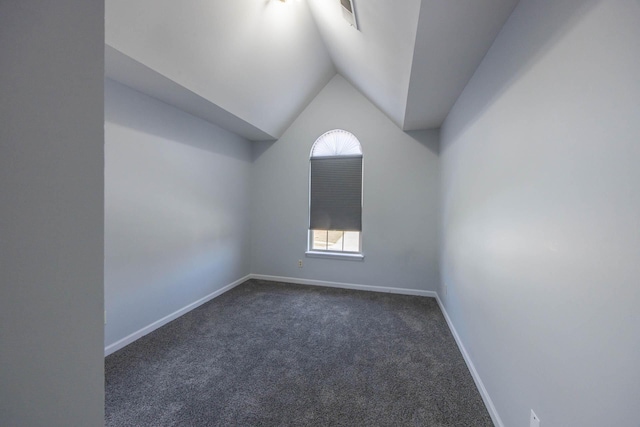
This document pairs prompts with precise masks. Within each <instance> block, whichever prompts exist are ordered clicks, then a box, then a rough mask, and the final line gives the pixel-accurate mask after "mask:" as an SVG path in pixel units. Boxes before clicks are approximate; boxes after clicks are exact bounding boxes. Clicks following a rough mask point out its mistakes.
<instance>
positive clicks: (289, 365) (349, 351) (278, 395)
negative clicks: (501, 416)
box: [105, 280, 493, 427]
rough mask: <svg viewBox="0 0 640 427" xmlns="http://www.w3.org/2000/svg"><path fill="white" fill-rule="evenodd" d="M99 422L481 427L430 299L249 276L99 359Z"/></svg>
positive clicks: (481, 417) (467, 381)
mask: <svg viewBox="0 0 640 427" xmlns="http://www.w3.org/2000/svg"><path fill="white" fill-rule="evenodd" d="M105 375H106V385H105V389H106V404H105V406H106V407H105V410H106V425H107V426H430V427H437V426H464V427H476V426H492V425H493V424H492V422H491V419H490V417H489V414H488V413H487V410H486V408H485V407H484V405H483V403H482V399H481V397H480V395H479V393H478V391H477V389H476V387H475V385H474V382H473V379H472V378H471V375H470V374H469V371H468V370H467V367H466V365H465V363H464V360H463V359H462V356H461V354H460V352H459V351H458V348H457V347H456V344H455V341H454V339H453V337H452V335H451V333H450V331H449V329H448V327H447V324H446V322H445V320H444V317H443V316H442V313H441V312H440V309H439V308H438V305H437V303H436V301H435V300H434V299H433V298H424V297H414V296H404V295H392V294H385V293H375V292H362V291H352V290H344V289H333V288H320V287H311V286H300V285H291V284H283V283H275V282H266V281H258V280H250V281H248V282H246V283H244V284H242V285H240V286H238V287H236V288H235V289H233V290H231V291H229V292H227V293H225V294H223V295H221V296H219V297H218V298H215V299H214V300H212V301H210V302H209V303H207V304H205V305H203V306H200V307H199V308H197V309H195V310H193V311H191V312H189V313H187V314H186V315H184V316H182V317H181V318H179V319H177V320H175V321H173V322H171V323H169V324H168V325H166V326H164V327H162V328H160V329H158V330H156V331H154V332H152V333H151V334H149V335H147V336H145V337H143V338H141V339H139V340H138V341H136V342H135V343H133V344H131V345H129V346H127V347H125V348H124V349H122V350H120V351H118V352H116V353H114V354H112V355H110V356H108V357H107V358H106V359H105Z"/></svg>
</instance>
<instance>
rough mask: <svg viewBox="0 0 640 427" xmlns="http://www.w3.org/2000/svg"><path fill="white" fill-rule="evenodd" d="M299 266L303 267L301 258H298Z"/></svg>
mask: <svg viewBox="0 0 640 427" xmlns="http://www.w3.org/2000/svg"><path fill="white" fill-rule="evenodd" d="M298 268H302V260H301V259H299V260H298Z"/></svg>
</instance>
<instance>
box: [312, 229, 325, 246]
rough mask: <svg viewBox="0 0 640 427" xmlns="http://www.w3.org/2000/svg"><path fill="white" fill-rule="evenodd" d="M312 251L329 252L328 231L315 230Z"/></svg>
mask: <svg viewBox="0 0 640 427" xmlns="http://www.w3.org/2000/svg"><path fill="white" fill-rule="evenodd" d="M311 249H320V250H327V231H326V230H313V241H312V242H311Z"/></svg>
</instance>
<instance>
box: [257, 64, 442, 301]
mask: <svg viewBox="0 0 640 427" xmlns="http://www.w3.org/2000/svg"><path fill="white" fill-rule="evenodd" d="M335 128H339V129H345V130H348V131H350V132H352V133H353V134H355V135H356V137H357V138H358V139H359V140H360V143H361V144H362V148H363V151H364V211H363V215H362V219H363V252H364V254H365V260H364V262H358V261H342V260H333V259H331V260H328V259H317V258H305V250H306V246H307V229H308V215H309V213H308V212H309V206H308V203H309V193H308V192H309V181H308V179H309V178H308V174H309V153H310V150H311V146H312V145H313V143H314V142H315V140H316V139H317V138H318V137H319V136H320V135H321V134H323V133H324V132H326V131H328V130H331V129H335ZM437 141H438V133H437V132H436V131H431V132H419V133H414V134H411V135H409V134H406V133H404V132H402V131H401V130H399V129H398V128H397V127H396V125H395V124H393V123H392V122H391V120H390V119H389V118H387V116H385V115H384V114H383V113H382V112H380V111H379V110H378V109H377V108H376V107H375V106H373V104H371V103H370V102H369V101H368V100H367V99H366V98H364V97H363V96H362V95H361V94H360V93H359V92H358V91H357V90H356V89H354V88H353V87H352V86H351V85H350V84H349V83H347V81H346V80H345V79H344V78H342V77H341V76H339V75H338V76H336V77H334V78H333V79H332V80H331V81H330V82H329V84H328V85H327V86H326V87H325V88H324V89H323V90H322V91H321V92H320V94H319V95H318V96H317V97H316V98H315V100H314V101H313V102H312V103H311V104H310V105H309V106H308V107H307V108H306V109H305V111H304V112H303V113H302V114H301V115H300V116H299V117H298V119H297V120H296V121H295V122H294V123H293V124H292V125H291V127H290V128H289V129H288V130H287V131H286V132H285V133H284V135H283V136H282V138H280V139H279V140H277V141H276V142H275V143H274V142H261V143H256V145H255V147H254V157H255V159H254V164H253V169H252V174H253V188H252V237H253V240H252V258H251V259H252V273H256V274H266V275H275V276H284V277H293V278H300V279H315V280H324V281H335V282H343V283H352V284H364V285H370V286H385V287H397V288H411V289H419V290H435V289H436V288H437V283H438V274H437V240H438V231H437V230H438V225H437V218H438V209H437V206H436V203H437V199H438V196H437V194H438V188H439V181H438V173H439V170H438V163H439V161H438V153H437V150H438V145H437V144H438V142H437ZM298 259H302V260H303V261H304V267H303V268H302V269H300V268H298Z"/></svg>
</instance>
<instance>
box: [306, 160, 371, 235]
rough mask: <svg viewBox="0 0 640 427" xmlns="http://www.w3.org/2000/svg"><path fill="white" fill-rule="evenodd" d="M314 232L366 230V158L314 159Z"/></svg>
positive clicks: (312, 161)
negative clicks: (363, 203) (363, 180)
mask: <svg viewBox="0 0 640 427" xmlns="http://www.w3.org/2000/svg"><path fill="white" fill-rule="evenodd" d="M310 210H311V212H310V224H309V228H310V229H311V230H343V231H362V156H338V157H312V158H311V207H310Z"/></svg>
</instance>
